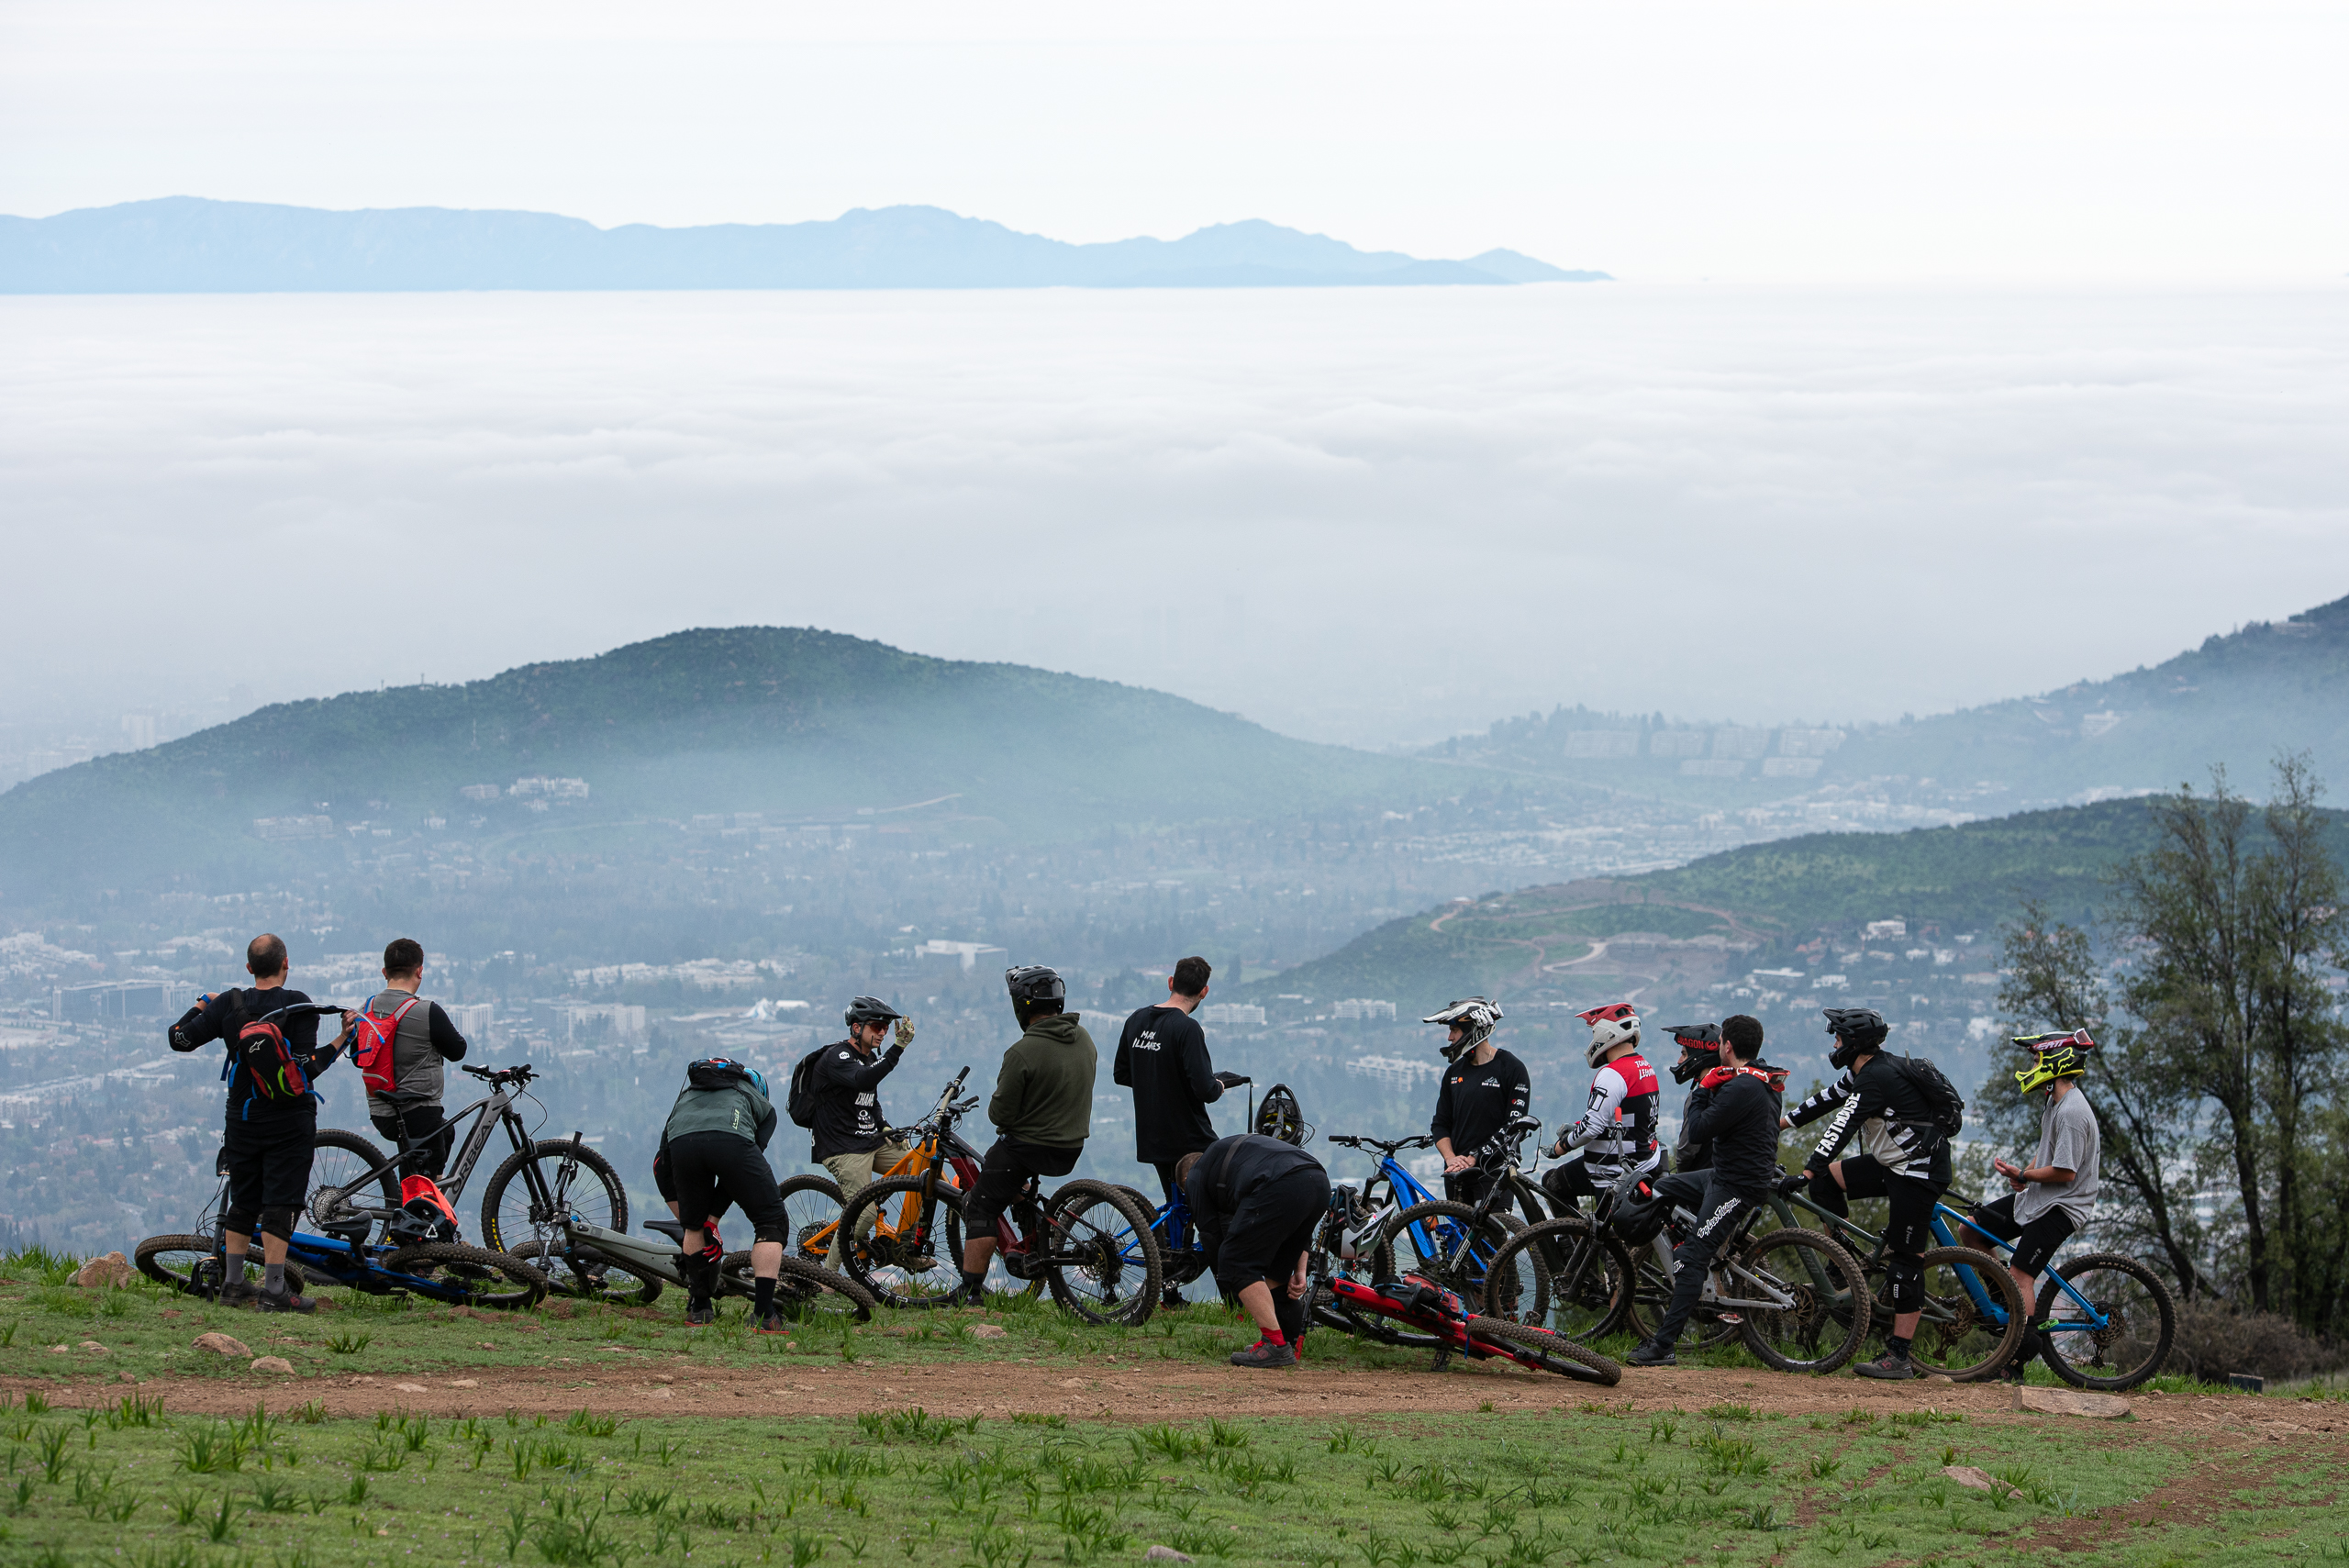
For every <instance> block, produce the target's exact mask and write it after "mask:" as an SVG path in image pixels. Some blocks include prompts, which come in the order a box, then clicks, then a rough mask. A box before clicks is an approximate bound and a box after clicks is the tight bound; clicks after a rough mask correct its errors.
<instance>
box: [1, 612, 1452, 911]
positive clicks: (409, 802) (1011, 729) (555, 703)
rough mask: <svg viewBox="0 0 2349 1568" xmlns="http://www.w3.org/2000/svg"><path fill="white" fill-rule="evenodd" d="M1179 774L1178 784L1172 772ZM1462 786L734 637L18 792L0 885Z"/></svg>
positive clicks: (1201, 723)
mask: <svg viewBox="0 0 2349 1568" xmlns="http://www.w3.org/2000/svg"><path fill="white" fill-rule="evenodd" d="M1176 753H1179V754H1181V755H1183V756H1184V757H1185V759H1186V762H1185V764H1184V765H1183V766H1182V767H1179V768H1171V767H1169V766H1167V765H1166V761H1165V760H1166V758H1167V757H1168V756H1169V755H1170V754H1176ZM572 780H575V781H578V782H579V784H584V791H585V793H584V795H580V794H579V793H578V792H577V789H576V786H573V785H568V784H566V783H565V781H572ZM531 781H537V782H536V783H532V782H531ZM549 781H552V782H551V783H550V782H549ZM1456 787H1457V786H1456V784H1453V782H1452V781H1450V780H1448V779H1446V778H1445V777H1443V776H1442V775H1441V773H1440V771H1439V770H1437V769H1434V768H1432V767H1430V766H1429V765H1428V764H1426V763H1422V762H1412V761H1409V760H1407V759H1399V758H1389V757H1380V756H1375V755H1372V754H1371V753H1368V752H1363V751H1348V750H1346V749H1344V748H1342V747H1337V746H1323V745H1318V744H1315V743H1313V742H1309V741H1304V740H1290V739H1288V738H1287V737H1286V736H1281V735H1275V733H1273V732H1272V731H1271V730H1269V729H1265V728H1262V727H1261V726H1258V725H1255V724H1252V723H1250V722H1248V721H1247V720H1246V719H1243V718H1241V717H1237V716H1235V715H1232V714H1228V713H1221V712H1218V711H1217V710H1215V709H1213V708H1208V707H1203V706H1200V705H1198V704H1197V703H1193V702H1188V701H1186V700H1185V699H1183V698H1181V697H1176V696H1171V695H1167V694H1165V693H1163V692H1154V691H1150V690H1146V689H1144V688H1141V687H1136V686H1125V685H1119V684H1117V683H1115V682H1111V681H1101V680H1094V679H1090V678H1087V677H1084V676H1079V675H1064V674H1057V673H1052V672H1050V671H1045V670H1036V669H1030V668H1028V667H1026V666H1024V665H1018V664H989V663H974V662H963V661H957V660H948V659H934V658H930V657H927V656H925V655H922V654H917V653H908V652H906V651H902V650H899V649H896V648H891V647H889V646H888V645H886V644H885V643H880V642H874V641H870V640H867V639H863V638H856V637H848V636H843V635H841V634H840V633H837V632H828V631H819V630H817V629H815V628H796V627H736V628H722V629H703V630H695V631H684V632H677V633H674V634H673V635H671V636H668V637H662V638H656V639H651V641H647V642H639V643H633V644H630V645H629V646H628V647H625V648H618V649H615V650H613V651H610V652H608V653H605V654H601V655H598V656H596V657H595V658H592V659H573V660H563V661H559V662H545V663H539V664H528V665H523V666H520V667H518V668H517V669H513V670H508V671H507V672H505V673H503V674H499V675H495V676H491V677H489V678H488V679H486V680H481V681H473V682H471V683H468V684H463V685H450V686H434V685H417V686H396V687H392V688H389V689H387V690H382V691H373V692H350V693H345V694H344V695H340V696H335V697H327V698H319V699H311V700H306V701H301V702H290V703H279V704H276V705H273V706H269V707H265V708H262V709H261V710H260V711H258V712H256V713H251V714H248V715H247V716H245V717H242V718H239V719H237V720H235V721H234V722H232V723H228V724H224V725H218V726H216V727H214V728H210V729H206V730H203V731H200V732H198V733H197V734H195V735H191V736H188V737H186V738H184V739H183V740H172V741H167V742H165V743H164V744H162V745H160V746H155V747H151V748H149V749H148V750H145V751H128V752H119V753H117V754H115V755H112V756H106V757H100V758H97V759H96V760H95V761H93V762H83V763H79V764H77V765H75V766H72V767H69V768H62V769H60V770H58V771H57V772H55V773H45V774H42V775H41V776H40V777H39V778H35V779H31V780H28V781H27V782H26V783H24V784H18V785H17V787H15V788H14V789H12V790H9V791H8V792H6V794H5V795H0V889H5V890H6V894H7V895H8V896H9V899H10V901H11V902H12V903H16V902H18V901H20V900H22V899H24V898H28V897H29V898H33V899H36V900H37V899H39V898H41V897H44V896H47V895H51V894H60V893H64V892H69V891H71V890H72V889H75V888H87V887H92V886H106V887H134V888H135V887H152V886H157V885H167V884H171V883H172V882H173V881H174V879H178V878H183V877H192V878H195V879H196V880H198V881H199V882H201V881H204V880H206V879H209V878H221V879H226V880H227V881H228V882H231V883H234V884H243V883H244V882H245V881H246V880H248V879H249V878H250V877H251V876H254V875H256V874H259V873H262V872H263V871H281V872H282V871H283V870H284V869H286V868H287V867H290V866H292V865H295V864H296V863H306V862H309V861H312V860H315V858H316V857H317V855H319V854H321V853H331V854H333V855H335V856H338V857H339V856H340V854H341V853H342V851H341V850H340V848H338V847H337V842H347V841H350V840H348V839H347V835H352V834H357V835H362V836H363V835H366V834H368V833H370V832H371V831H372V827H373V826H382V825H385V824H393V823H396V824H399V825H401V828H402V831H403V832H406V831H408V830H411V829H412V828H413V825H414V824H416V823H417V822H420V821H423V820H425V819H427V818H428V817H436V816H437V817H445V818H447V819H450V820H452V821H456V820H462V819H464V818H467V817H473V816H474V815H476V814H482V815H485V816H486V817H489V818H491V820H492V826H493V828H494V830H495V831H501V832H502V831H509V830H516V831H532V832H535V831H544V830H547V829H550V828H562V829H563V830H565V831H571V830H574V829H595V828H600V827H603V826H608V825H613V824H618V823H620V822H622V821H626V820H630V819H634V820H637V821H641V820H642V819H645V818H648V817H650V818H657V819H662V820H663V821H666V822H668V823H669V824H671V825H672V826H679V825H683V824H685V823H686V822H687V821H689V820H690V819H691V818H692V817H696V816H698V815H701V814H710V815H712V816H713V817H722V818H724V820H725V822H726V823H727V824H728V825H729V826H730V825H734V819H735V817H738V816H748V815H750V814H757V815H758V816H759V817H761V818H763V822H762V826H764V825H766V824H776V825H781V824H787V823H790V822H793V821H795V820H806V819H810V818H814V819H821V820H829V821H836V822H839V821H845V822H856V821H858V820H860V819H870V820H871V821H873V822H874V825H875V827H876V828H877V827H878V825H879V824H881V823H888V824H890V825H891V828H892V829H893V830H894V829H896V828H899V827H901V826H902V825H905V824H907V823H908V822H911V821H916V820H918V819H919V817H918V814H908V813H907V811H906V810H905V808H907V807H909V806H914V805H916V804H920V805H923V806H927V807H928V808H929V812H928V818H927V820H926V821H925V822H924V823H923V825H924V826H926V827H928V828H934V829H940V830H944V829H946V828H948V827H949V824H948V823H947V822H946V821H944V820H942V818H948V817H951V818H952V824H951V830H952V832H954V833H955V834H957V835H959V836H963V837H969V836H972V835H981V836H984V835H987V834H990V833H1003V832H1009V833H1012V834H1015V835H1022V836H1040V837H1041V836H1050V835H1054V834H1065V833H1067V832H1069V831H1072V830H1085V829H1091V828H1103V827H1108V826H1113V825H1115V826H1145V825H1149V824H1164V823H1168V822H1178V821H1202V820H1210V819H1218V818H1236V817H1276V816H1283V815H1288V814H1293V813H1295V812H1296V811H1297V810H1299V809H1309V808H1310V807H1311V806H1312V805H1313V804H1315V803H1316V802H1327V801H1339V800H1342V801H1357V800H1361V799H1364V798H1387V799H1392V800H1395V801H1397V802H1402V801H1409V800H1418V799H1426V798H1432V797H1433V796H1435V795H1440V794H1442V793H1444V792H1445V791H1446V790H1448V789H1454V788H1456ZM549 806H552V807H553V811H552V814H551V815H549V816H532V815H529V813H530V812H531V811H534V810H537V811H544V810H546V809H547V808H548V807H549ZM307 840H330V841H329V842H326V843H311V842H308V841H307ZM361 841H363V838H362V840H361Z"/></svg>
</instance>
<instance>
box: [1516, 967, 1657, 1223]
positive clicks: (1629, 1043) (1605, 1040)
mask: <svg viewBox="0 0 2349 1568" xmlns="http://www.w3.org/2000/svg"><path fill="white" fill-rule="evenodd" d="M1582 1021H1583V1022H1584V1023H1586V1024H1588V1025H1589V1026H1590V1043H1589V1045H1587V1046H1586V1047H1585V1048H1584V1051H1583V1060H1584V1061H1586V1062H1589V1063H1590V1065H1591V1066H1593V1067H1595V1068H1597V1069H1598V1072H1597V1073H1596V1074H1595V1075H1594V1076H1593V1077H1592V1078H1591V1081H1590V1104H1589V1106H1587V1107H1586V1109H1585V1110H1584V1111H1583V1113H1582V1118H1581V1119H1580V1120H1578V1121H1576V1122H1575V1123H1574V1125H1572V1126H1571V1127H1568V1128H1566V1129H1564V1130H1562V1131H1561V1132H1560V1133H1559V1134H1558V1137H1557V1140H1556V1141H1554V1142H1553V1143H1552V1144H1551V1145H1550V1147H1549V1148H1547V1149H1545V1150H1543V1151H1542V1154H1543V1156H1544V1157H1546V1158H1548V1159H1552V1160H1557V1159H1561V1158H1564V1155H1565V1152H1566V1151H1568V1150H1569V1149H1586V1150H1587V1151H1588V1152H1587V1153H1586V1154H1584V1156H1583V1157H1582V1160H1581V1162H1579V1163H1569V1164H1564V1165H1555V1166H1553V1167H1551V1168H1550V1170H1548V1171H1547V1172H1544V1173H1542V1186H1543V1187H1544V1188H1545V1189H1547V1191H1548V1192H1549V1194H1550V1195H1551V1196H1553V1197H1554V1198H1557V1199H1559V1200H1561V1201H1562V1202H1564V1203H1568V1204H1572V1203H1575V1202H1576V1201H1577V1200H1579V1199H1582V1198H1586V1197H1597V1196H1598V1194H1599V1193H1600V1192H1601V1191H1602V1190H1604V1189H1605V1188H1608V1187H1611V1186H1613V1185H1614V1184H1616V1183H1617V1182H1618V1181H1620V1180H1621V1179H1622V1177H1623V1175H1624V1173H1626V1172H1629V1171H1632V1170H1637V1171H1638V1172H1639V1173H1641V1174H1642V1175H1653V1174H1655V1173H1656V1172H1657V1171H1658V1170H1659V1169H1660V1168H1661V1167H1662V1165H1663V1163H1664V1149H1663V1146H1662V1145H1661V1144H1659V1143H1657V1142H1656V1139H1655V1122H1656V1107H1657V1106H1658V1104H1659V1102H1661V1101H1662V1099H1663V1098H1664V1094H1663V1090H1662V1088H1661V1087H1660V1086H1659V1085H1658V1084H1657V1083H1656V1081H1655V1069H1654V1068H1653V1067H1651V1066H1649V1065H1648V1063H1647V1059H1646V1058H1645V1057H1643V1056H1642V1055H1641V1054H1640V1017H1639V1015H1638V1014H1637V1013H1635V1012H1633V1011H1632V1010H1631V1004H1630V1003H1629V1002H1609V1004H1608V1005H1607V1006H1603V1007H1593V1008H1592V1009H1591V1010H1590V1011H1588V1012H1586V1013H1585V1014H1583V1015H1582Z"/></svg>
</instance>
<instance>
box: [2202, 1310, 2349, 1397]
mask: <svg viewBox="0 0 2349 1568" xmlns="http://www.w3.org/2000/svg"><path fill="white" fill-rule="evenodd" d="M2344 1361H2349V1357H2344V1356H2343V1352H2342V1351H2341V1350H2340V1349H2338V1348H2336V1347H2333V1346H2330V1345H2327V1344H2325V1343H2324V1341H2322V1340H2318V1339H2315V1338H2313V1337H2311V1336H2310V1335H2308V1334H2305V1333H2302V1332H2301V1331H2300V1329H2299V1326H2298V1325H2297V1324H2295V1323H2294V1322H2293V1321H2292V1320H2291V1319H2290V1318H2285V1317H2281V1316H2279V1315H2277V1314H2276V1313H2273V1312H2232V1311H2229V1310H2228V1309H2227V1308H2226V1307H2223V1306H2221V1305H2219V1304H2217V1303H2214V1302H2207V1301H2181V1302H2179V1303H2178V1305H2177V1337H2176V1340H2174V1341H2173V1342H2172V1343H2171V1346H2170V1352H2169V1361H2168V1362H2167V1370H2169V1371H2171V1372H2176V1373H2184V1374H2185V1375H2187V1376H2188V1377H2191V1378H2194V1379H2195V1380H2197V1381H2198V1382H2201V1383H2210V1384H2218V1385H2224V1384H2225V1383H2226V1381H2227V1374H2228V1373H2231V1372H2249V1373H2257V1374H2259V1375H2260V1376H2262V1377H2266V1378H2271V1379H2276V1380H2278V1381H2281V1380H2288V1379H2291V1378H2298V1377H2307V1376H2309V1375H2310V1373H2324V1372H2332V1371H2336V1370H2338V1369H2339V1368H2340V1367H2341V1366H2342V1365H2343V1364H2344Z"/></svg>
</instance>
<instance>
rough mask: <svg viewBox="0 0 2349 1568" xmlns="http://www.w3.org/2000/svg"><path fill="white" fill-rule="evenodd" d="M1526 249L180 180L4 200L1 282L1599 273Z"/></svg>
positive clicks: (351, 286)
mask: <svg viewBox="0 0 2349 1568" xmlns="http://www.w3.org/2000/svg"><path fill="white" fill-rule="evenodd" d="M1606 277H1607V274H1606V273H1604V272H1569V271H1566V270H1564V269H1563V268H1558V267H1553V266H1552V265H1550V264H1549V263H1548V262H1546V261H1536V260H1534V259H1533V258H1532V257H1531V256H1524V255H1520V254H1519V253H1518V252H1517V251H1514V250H1487V251H1486V252H1485V253H1484V254H1482V255H1480V256H1473V257H1470V258H1469V259H1468V260H1466V261H1422V260H1420V259H1419V258H1417V257H1413V256H1407V255H1405V254H1403V253H1402V252H1400V251H1396V250H1378V251H1365V250H1356V249H1355V248H1354V247H1353V246H1351V245H1348V244H1346V243H1345V242H1343V241H1342V240H1338V239H1330V238H1329V237H1327V236H1325V235H1319V234H1307V233H1303V232H1301V231H1299V230H1297V229H1294V228H1282V227H1280V226H1279V225H1277V224H1273V223H1266V222H1264V221H1263V220H1261V219H1249V220H1247V221H1245V222H1241V223H1226V224H1217V225H1214V226H1212V227H1210V228H1202V229H1199V230H1197V232H1196V233H1193V234H1189V235H1186V236H1185V237H1184V238H1183V239H1172V240H1167V239H1119V240H1115V241H1110V242H1106V243H1100V244H1087V245H1074V244H1070V243H1067V242H1066V241H1063V240H1058V239H1046V238H1045V237H1043V236H1041V235H1037V234H1023V233H1020V232H1019V231H1018V230H1016V229H1011V228H1006V227H1004V226H1003V225H1002V224H999V223H991V222H988V221H986V220H985V219H982V218H974V217H963V216H961V215H960V214H957V213H952V212H948V211H946V210H944V209H943V208H940V207H932V206H891V207H882V208H878V209H868V208H863V207H859V208H857V209H855V210H853V211H851V212H849V213H846V214H844V215H842V216H841V217H837V218H833V219H830V220H828V221H817V222H807V223H775V224H713V225H708V226H706V227H700V228H654V227H652V226H651V225H649V224H626V225H622V226H621V227H619V228H608V229H607V228H596V226H595V225H594V224H591V223H588V222H586V221H584V220H583V219H580V218H575V217H560V216H558V215H555V214H552V213H537V212H506V211H468V210H458V209H451V208H446V207H394V208H372V209H363V210H360V211H353V212H334V211H327V210H323V209H320V208H316V207H297V206H276V205H272V204H265V203H259V202H219V201H210V200H206V199H204V198H202V197H196V196H167V197H163V198H161V199H159V200H154V201H141V202H125V203H123V204H121V205H119V206H106V207H87V208H83V209H81V210H79V211H75V212H67V213H60V214H57V215H56V216H54V217H43V218H28V217H0V293H7V294H183V293H184V294H221V293H225V294H238V293H294V292H309V291H315V292H351V293H363V292H421V291H434V290H453V289H544V290H565V289H885V288H1052V287H1072V288H1270V287H1290V288H1329V287H1344V286H1358V285H1366V284H1377V285H1400V284H1485V285H1505V284H1526V283H1563V282H1575V283H1586V282H1596V281H1601V280H1604V279H1606Z"/></svg>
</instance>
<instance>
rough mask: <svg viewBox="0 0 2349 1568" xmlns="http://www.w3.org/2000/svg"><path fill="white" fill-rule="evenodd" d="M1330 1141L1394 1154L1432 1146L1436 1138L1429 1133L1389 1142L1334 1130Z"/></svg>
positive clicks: (1348, 1146)
mask: <svg viewBox="0 0 2349 1568" xmlns="http://www.w3.org/2000/svg"><path fill="white" fill-rule="evenodd" d="M1330 1142H1332V1143H1342V1144H1344V1145H1345V1146H1346V1147H1347V1148H1349V1149H1376V1150H1379V1151H1382V1152H1384V1153H1387V1154H1392V1153H1394V1152H1395V1151H1397V1149H1428V1148H1432V1147H1433V1146H1434V1144H1435V1138H1434V1135H1433V1134H1428V1135H1424V1136H1422V1137H1419V1138H1398V1139H1397V1140H1395V1141H1394V1142H1392V1143H1389V1142H1387V1141H1386V1140H1384V1139H1377V1138H1364V1137H1362V1136H1360V1135H1359V1134H1355V1133H1348V1132H1333V1133H1331V1134H1330Z"/></svg>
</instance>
